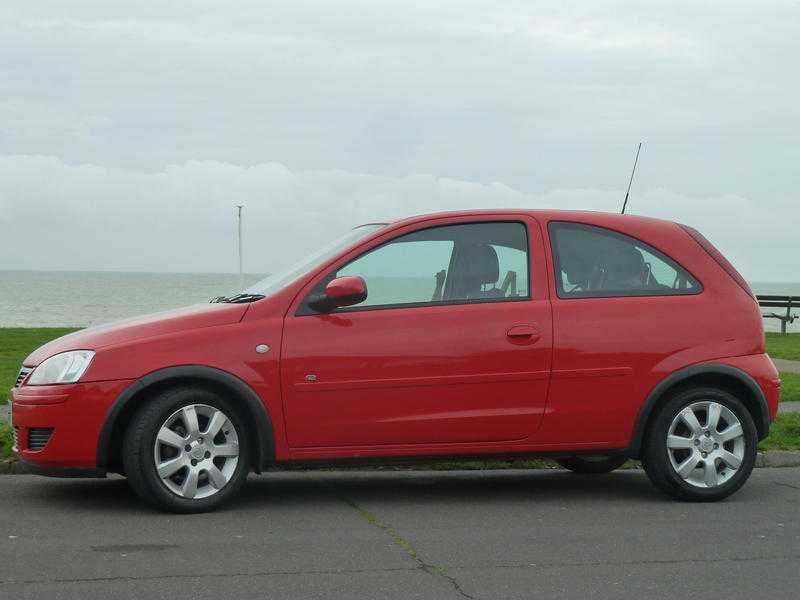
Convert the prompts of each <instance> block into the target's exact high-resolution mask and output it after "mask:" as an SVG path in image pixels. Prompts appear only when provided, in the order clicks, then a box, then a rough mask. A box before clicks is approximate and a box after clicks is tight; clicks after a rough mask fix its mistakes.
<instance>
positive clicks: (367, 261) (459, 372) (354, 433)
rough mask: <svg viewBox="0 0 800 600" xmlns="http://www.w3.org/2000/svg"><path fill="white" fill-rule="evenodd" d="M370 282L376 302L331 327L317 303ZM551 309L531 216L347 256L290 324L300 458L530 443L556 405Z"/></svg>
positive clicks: (409, 237) (396, 235) (378, 244)
mask: <svg viewBox="0 0 800 600" xmlns="http://www.w3.org/2000/svg"><path fill="white" fill-rule="evenodd" d="M343 275H357V276H359V277H362V278H363V279H364V280H365V281H366V284H367V290H368V296H367V299H366V300H365V301H364V302H362V303H360V304H358V305H355V306H352V307H347V308H341V309H337V310H335V311H333V312H331V313H329V314H319V313H315V312H314V311H312V310H310V309H309V308H308V306H307V305H306V304H305V302H304V300H303V299H304V298H307V297H308V296H309V295H312V294H314V293H318V292H319V290H321V289H324V284H325V283H327V282H329V281H330V280H331V279H333V278H334V277H338V276H343ZM551 319H552V317H551V309H550V302H549V300H548V286H547V280H546V268H545V260H544V250H543V243H542V235H541V231H540V229H539V226H538V224H537V223H536V222H535V221H534V220H532V219H530V218H529V217H527V216H525V217H523V216H520V215H509V216H507V217H505V218H504V217H502V216H494V215H493V216H492V217H491V218H487V217H483V218H477V217H476V218H471V219H465V218H464V217H461V218H457V219H450V220H435V219H434V220H432V221H431V222H426V223H425V224H423V225H420V224H417V225H415V226H413V227H412V228H408V227H406V228H400V229H398V230H396V231H394V232H391V233H387V234H385V235H384V237H382V238H380V239H378V240H375V242H374V243H373V245H372V246H370V247H369V248H368V249H367V250H366V251H362V252H361V253H360V254H356V253H353V255H348V256H345V257H343V258H342V259H341V260H340V261H339V262H338V264H336V266H334V267H333V268H332V269H330V270H329V271H328V272H327V273H322V274H320V276H319V277H317V278H316V279H315V280H314V281H312V282H311V283H310V284H309V286H308V287H307V288H306V289H305V290H304V292H302V293H301V294H300V296H299V297H298V300H297V301H296V305H295V306H293V307H292V309H291V310H290V312H289V314H288V315H287V317H286V320H285V326H284V337H283V340H284V342H283V349H282V358H281V377H282V391H283V398H284V412H285V418H286V428H287V434H288V440H289V445H290V446H291V447H292V448H295V449H311V448H334V447H339V448H341V447H345V446H350V447H365V446H373V447H374V446H381V447H383V448H384V449H385V448H386V446H387V445H419V444H428V445H430V444H470V443H473V444H474V443H482V442H504V441H512V440H522V439H525V438H527V437H529V436H530V435H531V434H532V433H533V432H535V431H536V429H537V427H538V426H539V424H540V421H541V419H542V415H543V412H544V410H545V405H546V401H547V390H548V379H549V375H550V361H551V353H552V325H551Z"/></svg>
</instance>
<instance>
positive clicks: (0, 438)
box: [0, 421, 13, 458]
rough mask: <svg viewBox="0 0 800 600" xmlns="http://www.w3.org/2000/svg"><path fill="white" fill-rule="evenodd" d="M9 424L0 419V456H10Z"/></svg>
mask: <svg viewBox="0 0 800 600" xmlns="http://www.w3.org/2000/svg"><path fill="white" fill-rule="evenodd" d="M12 443H13V442H12V441H11V425H9V424H8V423H3V422H2V421H0V458H8V457H9V456H11V446H12Z"/></svg>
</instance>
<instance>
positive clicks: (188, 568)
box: [0, 468, 800, 600]
mask: <svg viewBox="0 0 800 600" xmlns="http://www.w3.org/2000/svg"><path fill="white" fill-rule="evenodd" d="M799 567H800V468H788V469H758V470H756V471H755V472H754V473H753V476H752V478H751V480H750V482H748V483H747V485H746V486H745V487H744V488H743V489H742V490H741V491H740V492H739V493H738V494H736V495H735V496H733V497H732V498H730V499H729V500H728V501H725V502H722V503H717V504H686V503H680V502H675V501H672V500H669V499H667V498H665V497H663V496H661V495H660V494H659V493H658V492H656V491H655V490H654V489H653V488H652V487H651V486H650V484H649V482H648V481H647V479H646V477H645V475H644V474H643V473H642V472H641V471H639V470H633V471H620V472H616V473H613V474H611V475H608V476H599V477H585V476H577V475H572V474H569V473H566V472H564V471H552V470H551V471H489V472H464V471H461V472H418V471H417V472H320V473H312V472H309V473H302V472H300V473H272V474H267V475H264V476H261V477H253V478H252V479H251V481H249V482H248V486H247V487H246V488H245V490H244V492H243V494H242V496H241V498H240V499H238V500H237V501H236V502H234V503H233V504H231V505H230V506H229V507H226V509H225V510H222V511H219V512H217V513H212V514H209V515H190V516H177V515H168V514H162V513H158V512H155V511H152V510H150V509H148V508H146V507H144V506H143V505H141V504H140V503H139V502H138V501H137V500H135V499H134V498H133V496H132V495H131V494H130V493H129V492H128V489H127V486H126V484H125V482H124V481H122V480H72V481H69V480H66V481H65V480H52V479H44V478H37V477H34V476H27V475H10V476H0V597H4V598H37V600H40V599H41V598H47V597H55V596H57V597H59V598H66V599H69V598H76V599H77V598H80V599H84V598H86V599H88V598H142V597H154V598H155V597H169V598H171V599H175V600H180V599H182V598H187V599H188V598H235V599H246V598H259V599H261V598H269V599H279V598H302V599H307V598H365V599H375V598H403V599H406V598H432V599H448V598H455V599H458V598H484V599H485V598H498V599H499V598H520V599H521V598H525V599H529V598H565V599H567V598H568V599H574V598H593V599H594V598H609V599H611V598H613V599H619V598H636V599H637V600H639V599H641V598H648V599H656V598H676V597H691V598H693V599H694V600H702V599H706V598H708V599H712V598H713V599H716V598H723V597H724V598H726V600H731V599H734V598H751V597H753V596H756V595H757V596H758V597H769V598H770V600H779V599H782V598H796V597H797V589H798V586H799V585H800V568H799Z"/></svg>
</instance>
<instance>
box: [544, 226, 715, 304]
mask: <svg viewBox="0 0 800 600" xmlns="http://www.w3.org/2000/svg"><path fill="white" fill-rule="evenodd" d="M548 230H549V232H550V244H551V245H552V250H553V262H554V264H555V269H556V289H557V292H558V296H559V298H606V297H615V296H667V295H678V294H697V293H699V292H700V291H702V286H701V285H700V283H699V282H698V281H697V280H696V279H695V278H694V277H692V275H691V274H690V273H689V272H688V271H686V269H684V268H683V267H681V266H680V265H679V264H678V263H676V262H675V261H674V260H672V259H671V258H669V257H668V256H666V255H664V254H663V253H662V252H659V251H658V250H656V249H655V248H653V247H651V246H648V245H647V244H645V243H643V242H641V241H639V240H637V239H635V238H632V237H630V236H627V235H624V234H621V233H618V232H616V231H611V230H609V229H604V228H602V227H595V226H592V225H584V224H582V223H564V222H552V223H550V225H549V227H548Z"/></svg>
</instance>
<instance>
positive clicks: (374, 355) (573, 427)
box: [12, 210, 779, 467]
mask: <svg viewBox="0 0 800 600" xmlns="http://www.w3.org/2000/svg"><path fill="white" fill-rule="evenodd" d="M491 220H515V221H521V222H524V223H526V224H527V226H528V231H529V239H530V245H531V263H530V268H531V273H530V275H529V276H530V280H531V282H532V293H531V298H530V299H526V300H516V299H515V300H513V301H502V302H490V303H477V302H476V303H461V304H443V305H437V306H430V305H426V306H420V307H413V308H411V307H409V308H392V309H381V310H374V311H354V312H346V311H342V312H336V311H335V312H333V313H331V314H326V315H321V314H315V315H298V314H297V312H298V307H299V306H300V304H301V303H302V301H303V299H304V298H305V296H306V295H307V294H308V292H309V291H310V290H311V289H312V288H313V287H314V285H315V284H316V282H318V281H319V280H320V279H321V278H322V277H323V276H324V275H325V274H326V273H327V272H329V271H330V270H331V269H333V268H336V267H337V266H338V265H341V264H344V263H346V262H349V261H350V260H351V259H352V258H355V257H356V256H358V255H359V254H361V253H362V252H364V251H365V250H366V249H369V248H371V247H374V246H376V245H379V244H381V243H383V242H385V241H388V240H390V239H392V238H394V237H397V236H399V235H402V234H404V233H408V232H411V231H415V230H417V229H420V228H423V227H429V226H432V225H440V224H454V223H466V222H475V221H491ZM551 221H567V222H574V223H585V224H590V225H595V226H600V227H606V228H609V229H612V230H614V231H618V232H620V233H624V234H626V235H629V236H633V237H635V238H638V239H640V240H642V241H644V242H645V243H647V244H649V245H651V246H653V247H654V248H656V249H657V250H659V251H661V252H663V253H664V254H666V255H667V256H669V257H671V258H672V259H674V260H675V261H677V262H678V263H679V264H680V265H682V266H683V267H685V268H686V269H687V270H689V271H690V272H691V274H692V275H693V276H694V277H695V278H696V279H697V280H698V281H700V282H701V284H702V286H703V290H702V293H699V294H696V295H686V296H639V297H615V298H559V297H558V294H557V293H556V288H555V282H554V271H553V270H554V266H553V257H552V254H551V251H550V240H549V234H548V228H547V227H548V224H549V223H550V222H551ZM515 325H526V326H527V325H532V326H534V327H535V328H536V329H537V330H538V331H539V339H538V340H537V341H536V343H535V344H532V345H525V344H520V345H515V344H514V341H513V340H510V339H509V338H507V337H506V331H507V330H508V329H509V328H510V327H513V326H515ZM261 344H266V345H267V346H269V350H268V351H267V352H265V353H259V352H256V350H255V347H256V346H257V345H261ZM72 349H91V350H95V351H96V355H95V357H94V360H93V361H92V364H91V365H90V367H89V369H88V370H87V372H86V374H85V375H84V378H83V379H82V380H81V382H80V383H78V384H66V385H59V386H28V385H23V386H22V387H21V388H16V389H14V390H13V393H12V403H13V406H14V419H15V422H17V421H18V424H19V425H20V426H22V427H27V426H32V427H39V426H42V427H46V426H54V427H55V429H56V433H54V436H53V438H52V440H51V442H50V443H48V446H47V447H46V448H45V449H44V450H42V451H40V453H38V454H34V453H29V454H28V455H26V454H25V453H24V452H23V453H22V456H23V458H24V459H25V460H26V461H29V462H33V463H36V462H38V463H41V464H46V465H49V466H74V467H92V466H94V465H95V463H96V444H97V439H98V432H99V430H100V428H102V427H103V425H104V422H105V421H106V419H109V418H112V411H111V410H110V408H111V406H112V405H113V403H114V402H115V400H116V399H117V398H119V397H121V396H122V395H123V393H124V392H125V390H126V389H128V388H129V387H130V386H135V385H138V384H137V382H140V381H142V378H144V377H146V376H147V375H148V374H150V373H154V372H157V371H159V370H162V369H168V368H170V367H180V366H186V365H199V366H205V367H210V368H213V369H219V370H220V371H224V372H225V373H227V374H230V376H232V377H235V378H237V379H239V380H241V381H242V382H244V383H246V384H247V385H248V386H249V387H250V388H251V389H252V390H253V391H254V392H255V394H257V396H258V397H259V398H260V400H261V402H262V403H263V406H264V410H265V411H266V412H267V414H268V415H269V417H270V419H271V423H272V426H273V427H274V431H273V432H272V433H273V436H272V437H273V438H274V444H275V448H274V459H275V460H276V461H277V462H278V463H279V464H280V463H283V462H286V461H296V460H316V459H320V460H326V459H340V458H342V459H344V458H359V457H410V456H433V455H483V454H514V453H540V452H567V451H571V452H582V451H583V452H587V451H593V450H598V451H601V450H620V451H623V450H624V449H625V448H627V447H628V445H629V444H631V442H632V440H633V439H634V437H635V435H636V433H635V427H636V426H637V425H636V424H637V419H638V418H639V416H640V411H641V409H642V406H643V403H644V402H645V399H646V398H647V397H648V395H649V394H651V392H652V391H653V390H654V389H656V387H657V386H658V385H659V383H660V382H662V381H664V380H665V379H666V378H667V377H669V376H670V374H671V373H675V372H676V371H679V370H681V369H685V368H687V367H689V366H692V365H697V366H700V367H702V366H703V365H705V364H708V365H711V364H725V365H730V366H731V367H733V368H735V369H739V370H740V371H742V372H744V373H747V374H748V375H749V376H750V377H752V378H753V380H755V381H756V382H757V383H758V386H759V388H760V389H761V390H762V391H763V395H764V397H765V398H766V403H767V404H768V407H769V413H770V414H769V419H773V418H774V417H775V413H776V412H777V399H778V394H779V384H778V380H777V373H776V371H775V368H774V365H772V362H771V361H770V360H769V358H768V357H767V356H766V355H765V354H764V339H763V329H762V324H761V317H760V314H759V311H758V306H757V304H756V302H755V301H754V299H753V298H752V297H751V296H749V295H748V294H747V293H746V292H745V291H744V290H743V289H742V288H741V287H739V286H738V285H737V284H736V283H735V282H734V281H733V280H732V278H730V277H729V276H728V275H727V273H725V272H724V271H723V270H722V269H721V268H720V267H719V265H718V264H717V263H716V262H715V261H714V260H713V259H712V258H711V257H710V256H709V255H708V253H706V252H705V250H703V249H702V248H701V247H700V246H699V244H697V243H696V242H695V241H694V240H693V239H691V238H690V236H689V235H688V234H687V233H686V232H685V231H683V230H682V229H681V228H680V227H679V226H678V225H676V224H674V223H669V222H666V221H660V220H656V219H649V218H644V217H636V216H631V215H613V214H605V213H589V212H572V211H524V210H507V211H504V210H488V211H467V212H457V213H442V214H436V215H423V216H419V217H412V218H409V219H404V220H402V221H398V222H395V223H392V224H390V225H388V226H386V227H384V228H383V229H380V230H378V231H376V232H375V233H373V234H372V235H370V236H369V237H367V238H366V239H362V240H360V241H358V242H356V243H354V244H353V245H352V246H351V247H349V248H347V249H345V250H343V251H342V252H341V253H339V254H338V255H337V256H334V257H332V258H330V259H329V260H327V261H326V262H325V263H324V264H321V265H319V266H318V267H317V268H315V269H313V270H312V271H310V272H309V273H307V274H305V275H303V276H301V277H299V278H298V279H297V280H296V281H294V282H292V283H290V284H289V285H287V286H286V287H284V288H283V289H281V290H279V291H278V292H276V293H275V294H273V295H271V296H269V297H267V298H264V299H262V300H258V301H255V302H252V303H250V304H209V305H203V306H198V307H190V308H187V309H183V310H179V311H173V312H169V313H161V314H158V315H151V316H147V317H142V318H138V319H131V320H129V321H125V322H122V323H116V324H110V325H106V326H102V327H98V328H90V329H87V330H83V331H81V332H77V333H75V334H71V335H69V336H65V337H63V338H59V339H58V340H55V341H53V342H50V343H48V344H45V345H44V346H42V347H41V348H39V349H37V350H36V351H34V352H33V353H32V354H31V355H30V356H29V357H28V358H27V359H26V360H25V361H24V364H25V365H27V366H31V367H34V366H36V365H37V364H39V363H40V362H41V361H42V360H44V359H46V358H48V357H49V356H52V355H53V354H56V353H58V352H63V351H67V350H72ZM307 375H314V376H315V380H311V381H309V380H306V376H307ZM128 395H130V393H128ZM86 429H89V430H91V431H90V432H89V433H88V435H87V434H85V430H86ZM79 436H83V437H81V439H80V440H79V441H78V442H75V443H69V442H67V441H66V440H77V438H78V437H79ZM93 444H94V447H93V446H92V445H93Z"/></svg>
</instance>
